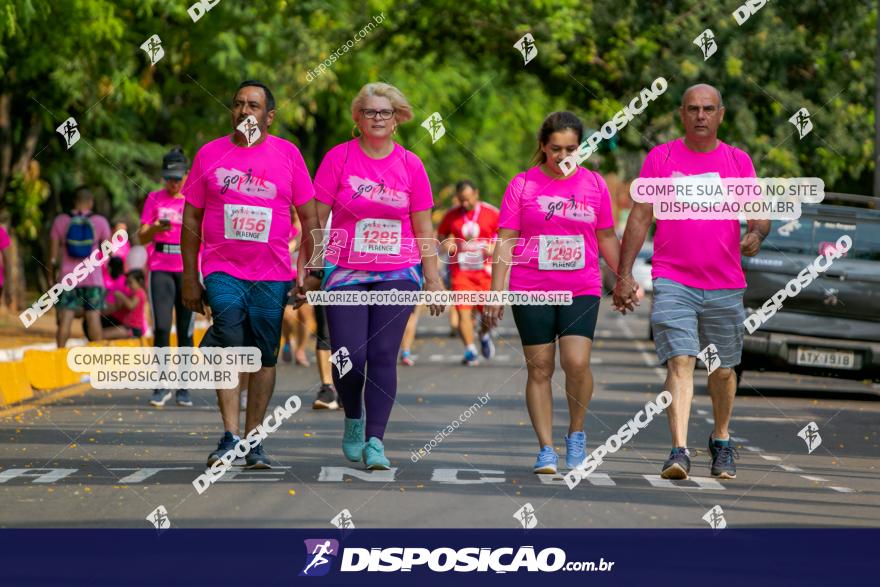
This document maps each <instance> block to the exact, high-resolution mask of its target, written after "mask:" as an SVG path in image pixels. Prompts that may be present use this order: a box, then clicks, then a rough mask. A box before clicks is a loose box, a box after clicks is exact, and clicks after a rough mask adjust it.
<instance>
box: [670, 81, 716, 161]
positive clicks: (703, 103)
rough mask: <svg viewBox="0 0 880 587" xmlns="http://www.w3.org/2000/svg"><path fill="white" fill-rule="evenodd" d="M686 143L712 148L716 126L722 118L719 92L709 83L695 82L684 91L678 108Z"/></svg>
mask: <svg viewBox="0 0 880 587" xmlns="http://www.w3.org/2000/svg"><path fill="white" fill-rule="evenodd" d="M679 114H680V116H681V123H682V124H683V125H684V134H685V140H686V141H687V143H688V144H690V145H692V146H694V145H703V146H705V147H707V148H709V147H711V148H714V146H715V141H716V140H717V139H718V127H719V126H721V122H722V121H723V120H724V103H723V102H722V101H721V92H719V91H718V88H716V87H714V86H710V85H709V84H695V85H693V86H691V87H689V88H688V89H687V90H685V91H684V94H682V96H681V108H679Z"/></svg>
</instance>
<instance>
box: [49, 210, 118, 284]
mask: <svg viewBox="0 0 880 587" xmlns="http://www.w3.org/2000/svg"><path fill="white" fill-rule="evenodd" d="M89 220H90V221H91V222H92V228H93V229H94V234H95V242H94V245H93V246H92V252H94V250H95V249H100V248H101V243H103V242H104V241H105V240H110V236H111V232H110V224H109V223H108V222H107V219H106V218H104V217H103V216H101V215H100V214H92V215H90V216H89ZM68 226H70V216H68V215H67V214H59V215H58V217H56V218H55V222H53V223H52V230H51V231H50V237H51V238H52V239H53V240H55V241H57V242H58V245H59V248H60V250H61V273H59V274H58V280H59V281H61V280H62V279H63V278H64V276H65V275H67V274H68V273H70V272H71V271H73V268H74V267H76V266H77V265H78V264H80V263H82V261H83V260H82V259H74V258H72V257H69V256H68V255H67V227H68ZM77 287H104V275H103V273H102V272H101V269H97V268H96V269H95V270H94V271H92V272H91V273H89V274H88V275H87V276H86V277H85V279H83V280H82V281H80V282H79V284H78V285H77Z"/></svg>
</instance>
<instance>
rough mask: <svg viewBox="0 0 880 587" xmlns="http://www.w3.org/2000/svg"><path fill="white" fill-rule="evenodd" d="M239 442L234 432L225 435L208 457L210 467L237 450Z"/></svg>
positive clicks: (169, 393) (227, 432)
mask: <svg viewBox="0 0 880 587" xmlns="http://www.w3.org/2000/svg"><path fill="white" fill-rule="evenodd" d="M168 395H171V392H170V391H169V392H168ZM237 442H238V440H236V439H235V437H234V436H233V435H232V432H229V431H228V430H227V431H226V432H224V433H223V438H221V439H220V442H218V443H217V450H215V451H214V452H212V453H211V454H209V455H208V466H209V467H210V466H211V465H213V464H214V463H216V462H217V461H219V460H220V457H222V456H223V455H225V454H226V453H228V452H229V451H231V450H234V449H235V444H236V443H237Z"/></svg>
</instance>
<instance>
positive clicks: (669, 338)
mask: <svg viewBox="0 0 880 587" xmlns="http://www.w3.org/2000/svg"><path fill="white" fill-rule="evenodd" d="M679 116H680V118H681V122H682V124H683V126H684V131H685V136H684V138H683V139H682V138H678V139H675V140H674V141H670V142H668V143H665V144H662V145H658V146H656V147H654V148H653V149H651V151H650V152H649V153H648V156H647V157H645V162H644V164H643V165H642V171H641V174H640V176H641V177H648V178H667V177H686V176H691V177H693V176H702V178H703V180H702V181H706V182H719V181H720V180H721V178H728V177H730V178H734V177H755V168H754V166H753V165H752V160H751V158H750V157H749V156H748V155H747V154H746V153H745V152H744V151H742V150H740V149H737V148H736V147H732V146H731V145H728V144H727V143H725V142H723V141H721V140H720V139H719V138H718V127H719V126H720V125H721V122H722V121H723V120H724V103H723V101H722V99H721V92H719V91H718V89H716V88H714V87H713V86H710V85H706V84H697V85H695V86H691V87H690V88H688V89H687V90H686V91H685V92H684V94H683V95H682V97H681V107H680V108H679ZM652 219H653V208H652V204H650V203H635V204H634V206H633V209H632V212H630V215H629V218H628V219H627V223H626V230H625V232H624V235H623V245H622V251H621V254H620V269H619V271H618V276H617V284H616V285H615V288H614V304H615V306H617V307H619V308H621V310H622V311H623V313H624V314H625V313H626V312H627V311H632V310H634V309H635V306H636V305H638V300H637V297H636V294H635V285H634V284H635V281H634V279H633V276H632V266H633V262H634V261H635V258H636V254H638V252H639V249H641V247H642V243H643V242H644V241H645V234H646V233H647V232H648V228H649V227H650V226H651V220H652ZM769 232H770V221H769V220H749V221H748V230H747V232H746V234H745V235H744V236H742V237H740V225H739V221H738V220H695V219H683V220H671V219H669V220H660V219H658V220H657V232H656V233H655V235H654V256H653V258H652V262H651V267H652V269H651V272H652V277H653V278H654V303H653V309H652V311H651V327H652V328H653V330H654V344H655V345H656V349H657V357H658V359H659V360H660V364H661V365H665V366H666V386H665V388H664V389H667V390H669V392H670V393H671V394H672V404H670V406H669V407H668V408H667V410H666V414H667V417H668V418H669V430H670V432H671V433H672V451H671V452H670V454H669V458H668V459H667V460H666V462H665V463H663V468H662V469H661V472H660V475H661V476H662V477H663V478H665V479H687V477H688V474H689V473H690V469H691V459H690V451H688V448H687V432H688V420H689V419H690V412H691V402H692V401H693V397H694V366H695V364H696V357H697V354H699V353H700V352H701V350H702V349H704V348H706V347H707V346H708V345H709V344H714V345H715V346H716V348H717V349H718V354H719V355H720V357H719V358H720V360H721V364H720V366H719V367H718V368H717V369H715V370H714V371H712V372H711V373H710V374H709V396H710V397H711V398H712V411H713V414H714V419H715V424H714V430H713V431H712V434H711V435H710V436H709V454H710V455H711V464H710V467H709V468H710V471H711V473H712V476H713V477H718V478H721V479H734V478H736V462H735V457H738V455H737V453H736V449H734V448H733V447H732V446H731V444H730V435H729V430H728V427H729V425H730V418H731V415H732V414H733V399H734V397H735V396H736V375H735V373H734V371H733V368H734V367H735V366H736V365H738V364H739V362H740V357H741V355H742V346H743V331H744V329H745V327H744V326H743V321H744V320H745V318H746V313H745V309H744V308H743V293H744V292H745V288H746V281H745V276H744V274H743V270H742V260H741V256H742V255H744V256H747V257H751V256H754V255H756V254H757V253H758V251H759V250H760V248H761V243H762V242H763V240H764V239H765V238H766V237H767V234H768V233H769Z"/></svg>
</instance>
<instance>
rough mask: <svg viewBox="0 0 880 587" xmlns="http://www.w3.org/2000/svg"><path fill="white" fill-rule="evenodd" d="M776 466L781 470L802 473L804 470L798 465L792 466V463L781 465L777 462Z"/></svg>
mask: <svg viewBox="0 0 880 587" xmlns="http://www.w3.org/2000/svg"><path fill="white" fill-rule="evenodd" d="M776 466H777V467H780V468H781V469H782V470H783V471H788V472H789V473H803V472H804V470H803V469H801V468H800V467H796V466H794V465H782V464H779V465H776Z"/></svg>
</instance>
